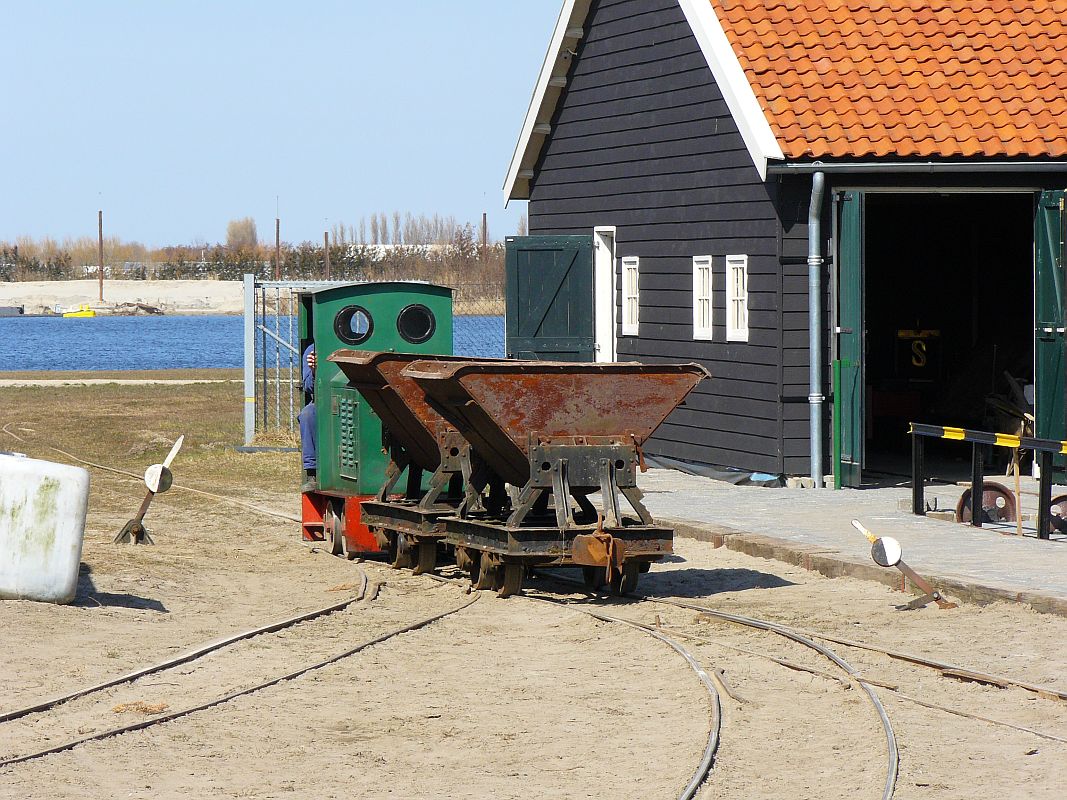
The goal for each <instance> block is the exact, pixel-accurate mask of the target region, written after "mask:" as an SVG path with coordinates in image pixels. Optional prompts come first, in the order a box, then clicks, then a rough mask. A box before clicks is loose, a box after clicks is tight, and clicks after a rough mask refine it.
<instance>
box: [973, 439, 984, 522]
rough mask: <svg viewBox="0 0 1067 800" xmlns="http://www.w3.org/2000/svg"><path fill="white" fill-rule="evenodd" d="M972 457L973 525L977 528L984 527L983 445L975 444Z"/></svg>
mask: <svg viewBox="0 0 1067 800" xmlns="http://www.w3.org/2000/svg"><path fill="white" fill-rule="evenodd" d="M973 447H974V450H973V454H972V456H971V525H973V526H974V527H976V528H981V527H982V517H983V516H984V515H985V510H984V509H983V508H982V505H983V503H982V501H983V495H984V494H985V486H984V485H983V484H984V476H983V474H982V471H983V469H984V466H985V465H984V464H983V463H982V445H980V444H979V443H978V442H975V443H974V445H973Z"/></svg>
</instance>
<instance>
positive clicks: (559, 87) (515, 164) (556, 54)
mask: <svg viewBox="0 0 1067 800" xmlns="http://www.w3.org/2000/svg"><path fill="white" fill-rule="evenodd" d="M589 5H590V0H564V2H563V8H562V9H560V12H559V19H558V20H556V29H555V30H554V31H553V32H552V40H551V42H549V45H548V52H547V53H545V60H544V63H543V64H542V65H541V74H540V76H539V77H538V78H537V84H536V86H534V91H533V97H532V98H531V99H530V108H529V110H527V112H526V120H525V121H524V122H523V124H522V132H521V133H520V134H519V141H518V143H517V144H516V145H515V152H514V154H513V155H512V156H511V166H510V167H508V175H507V178H506V179H505V180H504V205H505V206H507V204H508V201H509V200H511V199H513V198H514V197H515V190H516V188H517V187H516V185H515V184H516V183H519V182H521V183H522V184H523V186H522V187H519V188H521V192H520V196H521V198H522V199H525V197H528V196H529V178H526V177H524V176H523V175H520V172H525V170H528V169H531V168H532V167H533V163H524V162H526V161H527V160H528V159H530V160H532V159H536V158H537V156H538V155H539V153H540V147H538V148H537V151H536V152H533V153H530V139H531V138H532V137H533V136H534V135H535V133H537V132H536V131H535V130H534V128H535V126H536V125H537V124H538V123H539V122H540V123H547V122H549V119H547V118H546V119H538V117H539V116H540V114H541V110H542V109H544V110H545V111H546V112H548V113H549V116H551V112H553V111H554V110H555V107H556V103H557V102H558V100H559V95H560V94H561V93H562V91H563V89H564V88H565V87H566V76H567V71H568V69H569V67H570V62H569V61H567V62H564V63H563V64H561V63H560V55H561V53H562V52H563V46H564V41H566V40H567V39H571V40H573V41H577V40H578V39H579V38H581V35H582V33H583V26H584V25H585V18H586V16H587V15H588V13H589ZM568 49H570V48H569V47H568ZM553 78H563V79H564V80H563V81H562V82H561V81H559V80H556V81H553V80H552V79H553ZM550 92H551V94H552V95H553V96H552V97H550V98H546V96H547V95H549V93H550ZM546 99H548V100H549V102H548V103H546ZM546 106H547V107H546ZM542 130H543V129H542ZM537 135H538V136H539V137H540V136H544V135H545V134H543V133H540V134H537Z"/></svg>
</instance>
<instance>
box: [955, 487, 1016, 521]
mask: <svg viewBox="0 0 1067 800" xmlns="http://www.w3.org/2000/svg"><path fill="white" fill-rule="evenodd" d="M1016 513H1017V511H1016V507H1015V495H1014V494H1012V493H1011V492H1010V491H1008V489H1007V488H1006V487H1004V486H1002V485H1001V484H999V483H996V482H994V481H990V482H988V483H984V484H982V509H981V514H982V517H981V519H982V522H983V523H986V522H989V523H994V524H995V523H998V522H1015V515H1016ZM972 519H973V517H972V511H971V490H970V489H967V490H965V491H964V492H963V494H962V495H960V501H959V502H958V503H957V504H956V520H957V521H959V522H970V521H971V520H972Z"/></svg>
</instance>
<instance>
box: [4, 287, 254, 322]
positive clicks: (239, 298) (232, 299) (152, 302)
mask: <svg viewBox="0 0 1067 800" xmlns="http://www.w3.org/2000/svg"><path fill="white" fill-rule="evenodd" d="M99 296H100V295H99V285H98V284H97V282H96V281H95V280H79V281H17V282H12V283H4V282H0V306H24V307H25V312H26V313H27V314H42V313H50V312H52V311H54V310H55V308H56V307H57V306H58V307H59V308H60V309H62V310H68V309H75V308H77V307H78V306H80V305H82V304H83V303H88V304H89V306H91V307H92V308H93V309H95V310H96V311H97V313H113V312H115V311H116V310H118V311H121V309H117V307H118V306H121V305H122V304H124V303H143V304H144V305H149V306H153V307H155V308H158V309H160V310H162V311H163V312H164V313H165V314H241V313H243V311H244V300H243V295H242V288H241V282H240V281H121V280H108V281H105V282H104V302H103V303H101V302H100V301H99V300H98V299H97V298H98V297H99Z"/></svg>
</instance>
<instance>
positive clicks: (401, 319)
mask: <svg viewBox="0 0 1067 800" xmlns="http://www.w3.org/2000/svg"><path fill="white" fill-rule="evenodd" d="M396 329H397V331H399V333H400V335H401V336H403V337H404V338H405V339H406V340H407V341H409V342H411V343H412V344H420V343H422V342H425V341H426V340H427V339H429V338H430V337H431V336H433V332H434V331H435V330H437V320H435V319H434V316H433V312H432V311H430V309H428V308H427V307H426V306H424V305H422V304H421V303H416V304H414V305H410V306H408V307H407V308H405V309H404V310H403V311H401V312H400V316H398V317H397V318H396Z"/></svg>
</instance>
